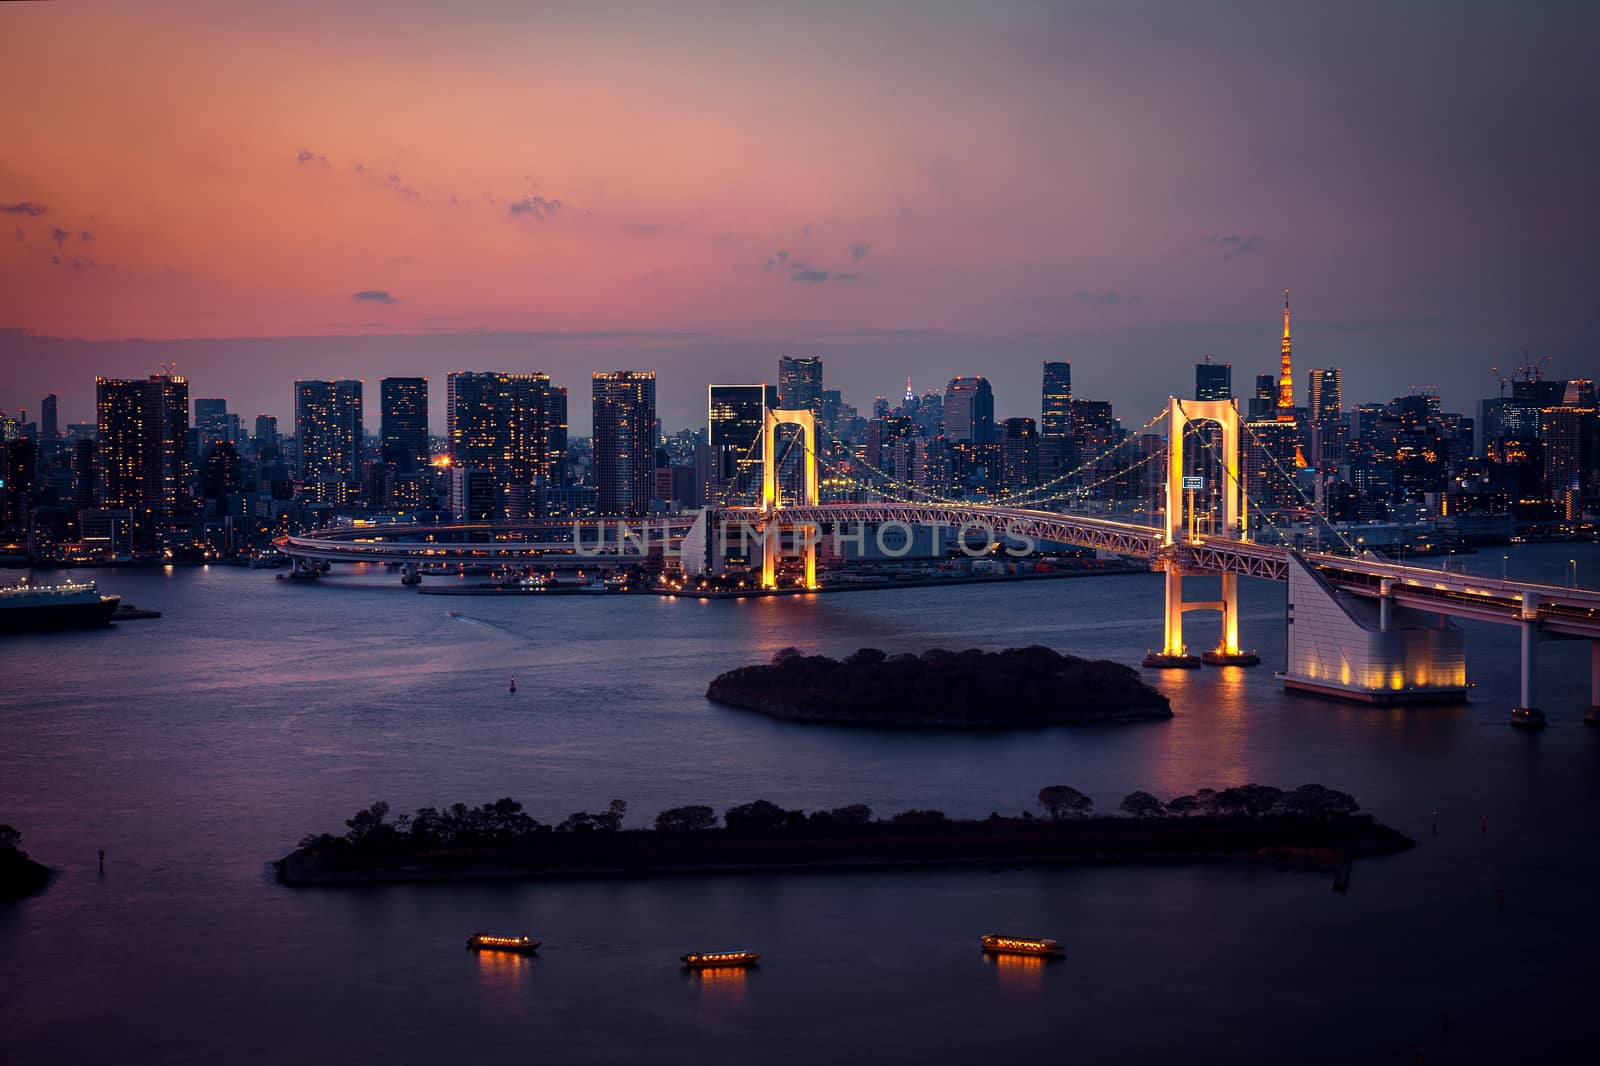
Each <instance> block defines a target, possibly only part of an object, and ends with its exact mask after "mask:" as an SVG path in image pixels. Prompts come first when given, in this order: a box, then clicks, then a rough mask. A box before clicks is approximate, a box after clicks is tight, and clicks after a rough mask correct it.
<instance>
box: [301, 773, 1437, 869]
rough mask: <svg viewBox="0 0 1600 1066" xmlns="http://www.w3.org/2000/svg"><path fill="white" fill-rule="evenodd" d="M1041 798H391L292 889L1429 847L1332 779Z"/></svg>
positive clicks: (1239, 857) (1258, 860) (353, 822)
mask: <svg viewBox="0 0 1600 1066" xmlns="http://www.w3.org/2000/svg"><path fill="white" fill-rule="evenodd" d="M1039 806H1040V808H1041V811H1042V816H1041V817H1035V816H1034V815H1033V813H1032V812H1031V811H1028V812H1023V813H1022V814H1020V815H1016V816H1003V815H1001V814H999V813H993V814H990V815H989V816H988V817H987V818H982V819H970V820H961V819H953V818H949V817H946V816H945V814H944V813H943V812H942V811H936V810H910V811H902V812H900V813H899V814H896V815H893V816H892V817H888V818H877V817H874V815H873V812H872V810H871V808H869V807H867V806H865V805H863V804H853V805H850V806H846V807H835V808H832V809H829V810H814V811H805V810H786V809H784V808H783V807H781V806H779V805H778V804H775V803H772V802H769V801H767V800H755V801H754V802H751V803H745V804H740V805H739V806H736V807H730V808H728V809H727V810H726V811H724V812H723V813H722V815H721V817H720V818H719V817H718V815H717V813H716V811H714V810H713V809H712V808H711V807H709V806H705V805H692V806H684V807H673V808H670V809H668V810H665V811H662V812H661V813H660V814H659V815H657V816H656V819H655V822H654V825H653V827H652V828H648V829H623V828H622V823H623V821H624V819H625V817H626V815H627V809H628V805H627V804H626V803H625V802H623V801H622V800H613V801H612V802H611V804H610V806H609V807H607V808H606V809H605V810H603V811H598V812H588V811H578V812H574V813H573V814H571V815H569V816H568V817H567V818H566V819H564V820H563V821H561V822H559V823H556V824H554V825H551V824H547V823H543V822H540V821H538V820H537V819H535V818H534V817H533V816H531V815H529V814H528V813H527V812H526V811H524V810H523V809H522V804H520V803H518V802H517V801H516V800H513V799H510V798H506V799H501V800H496V801H495V802H493V803H486V804H484V805H483V806H481V807H469V806H467V805H466V804H463V803H458V804H455V805H454V806H451V807H448V808H442V809H441V808H435V807H423V808H421V809H419V810H418V811H417V812H416V813H415V814H409V815H404V814H403V815H400V816H399V817H397V818H394V819H393V820H391V819H390V818H389V805H388V804H387V803H383V802H379V803H375V804H373V805H372V806H371V807H369V808H367V809H365V810H362V811H358V812H356V814H355V815H354V816H353V817H352V818H350V819H349V820H347V821H346V822H345V826H346V832H344V833H343V834H338V835H335V834H332V833H319V834H312V835H310V836H307V837H305V838H304V839H303V840H301V841H300V846H299V847H298V848H297V849H296V850H295V851H294V852H292V853H291V854H289V855H287V856H285V857H284V858H283V859H280V860H279V861H278V862H277V864H276V866H277V874H278V879H279V881H281V882H282V883H284V884H287V885H340V884H361V883H370V882H388V881H436V880H478V879H489V878H507V877H511V878H517V877H521V878H549V877H574V876H577V877H594V876H628V875H645V874H671V873H680V874H681V873H711V872H733V871H745V870H777V869H848V868H861V867H901V866H906V867H910V866H962V865H969V866H982V867H990V868H992V867H996V866H1017V865H1023V864H1039V863H1107V862H1110V863H1116V862H1166V863H1173V862H1242V863H1254V864H1265V865H1273V866H1284V867H1291V868H1297V869H1311V870H1340V869H1342V868H1343V869H1348V864H1349V862H1350V861H1351V859H1352V858H1354V857H1356V856H1360V855H1379V854H1386V853H1390V852H1398V851H1404V850H1405V849H1407V848H1409V847H1411V846H1412V845H1413V841H1411V840H1410V839H1409V838H1407V837H1406V836H1404V835H1403V834H1401V833H1399V832H1397V831H1395V830H1394V829H1391V828H1389V827H1387V826H1384V825H1381V824H1379V823H1378V822H1376V821H1374V820H1373V818H1372V817H1371V816H1370V815H1363V814H1358V813H1357V810H1358V807H1357V805H1356V801H1355V800H1354V799H1353V798H1352V797H1351V796H1349V795H1348V794H1346V793H1343V792H1340V791H1338V790H1336V789H1331V788H1325V787H1324V786H1322V785H1302V786H1300V787H1299V788H1296V789H1293V790H1290V791H1284V790H1282V789H1278V788H1272V787H1270V786H1267V785H1257V784H1249V785H1241V786H1238V787H1236V788H1227V789H1222V790H1221V791H1215V790H1212V789H1201V790H1200V791H1198V792H1195V793H1194V794H1193V795H1185V796H1178V797H1175V798H1174V799H1171V800H1168V801H1165V802H1163V801H1162V800H1160V799H1158V798H1156V797H1155V796H1153V795H1151V794H1150V793H1148V792H1133V793H1131V794H1129V795H1128V796H1127V797H1126V798H1125V799H1123V800H1122V802H1121V804H1120V805H1119V812H1120V813H1119V814H1116V815H1099V814H1096V813H1095V811H1094V801H1093V800H1092V799H1090V798H1089V797H1088V796H1086V795H1084V794H1083V793H1082V792H1080V791H1078V790H1077V789H1074V788H1071V787H1069V786H1066V785H1050V786H1047V787H1046V788H1043V789H1041V790H1040V791H1039Z"/></svg>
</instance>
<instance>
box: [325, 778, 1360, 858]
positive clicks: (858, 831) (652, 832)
mask: <svg viewBox="0 0 1600 1066" xmlns="http://www.w3.org/2000/svg"><path fill="white" fill-rule="evenodd" d="M1039 806H1040V808H1041V810H1042V811H1043V813H1044V815H1045V816H1046V818H1045V819H1043V820H1036V819H1035V818H1034V816H1033V813H1032V812H1031V811H1024V812H1022V813H1021V814H1020V815H1018V816H1014V817H1005V816H1002V815H1000V814H999V813H998V812H996V813H992V814H990V815H989V817H988V818H986V819H980V820H955V819H951V818H948V817H947V816H946V815H945V813H944V812H943V811H937V810H909V811H901V812H900V813H898V814H895V815H893V816H891V817H888V818H876V817H874V814H873V811H872V808H870V807H868V806H866V805H865V804H860V803H857V804H851V805H849V806H845V807H834V808H830V809H826V810H813V811H807V810H803V809H792V810H791V809H786V808H784V807H781V806H779V805H778V804H776V803H773V802H771V801H769V800H764V799H758V800H754V801H752V802H750V803H744V804H740V805H738V806H735V807H729V808H728V809H727V810H725V811H723V812H722V815H721V816H720V818H719V817H718V815H717V812H716V811H715V810H714V809H713V808H711V807H709V806H706V805H703V804H696V805H689V806H683V807H671V808H668V809H667V810H664V811H662V812H661V813H660V814H658V815H656V818H655V822H654V826H653V828H650V829H631V830H624V829H623V821H624V819H625V818H626V817H627V812H628V805H627V803H626V802H625V801H623V800H620V799H617V800H612V801H611V803H610V804H609V805H608V806H607V808H606V809H605V810H604V811H599V812H589V811H574V812H573V813H571V814H569V815H567V817H566V818H565V819H563V820H561V821H560V822H556V823H553V824H552V823H547V822H541V821H539V820H538V819H536V818H534V817H533V816H532V815H530V814H528V813H527V812H526V811H525V810H523V807H522V804H521V803H519V802H518V801H516V800H514V799H511V798H509V797H507V798H504V799H499V800H495V801H494V802H492V803H485V804H483V805H482V806H481V807H469V806H467V805H466V804H464V803H457V804H454V805H452V806H449V807H422V808H419V809H418V810H417V811H416V812H415V813H413V814H401V815H398V816H397V817H395V818H393V819H391V818H390V817H389V813H390V809H389V804H388V803H386V802H383V801H381V800H380V801H379V802H377V803H374V804H373V805H372V806H370V807H367V808H365V809H363V810H360V811H357V812H356V813H355V814H354V815H353V816H352V817H351V818H349V819H347V820H346V821H345V827H346V830H345V832H344V833H343V834H338V835H335V834H333V833H319V834H313V835H310V836H307V837H305V838H304V839H302V840H301V841H300V847H301V848H302V849H305V850H306V851H309V852H312V853H314V854H316V855H318V856H319V857H320V858H323V859H326V860H330V861H338V859H339V858H340V857H342V856H343V857H350V858H357V857H360V856H367V857H380V856H396V857H397V856H405V855H424V854H427V853H438V852H450V851H468V850H484V849H490V850H505V849H511V850H519V851H525V850H572V849H574V848H580V849H588V848H590V847H592V846H594V845H597V844H626V843H632V842H637V843H650V842H663V841H670V840H672V839H681V838H692V837H710V836H717V837H723V838H744V839H747V840H749V839H785V838H838V837H850V836H863V835H870V836H879V837H882V836H894V835H911V834H918V833H922V834H926V833H929V832H962V833H968V832H972V831H974V830H975V829H976V830H982V829H984V828H985V827H987V828H988V829H989V830H991V831H997V832H1005V831H1015V830H1016V829H1018V828H1025V827H1026V826H1027V825H1028V824H1029V823H1033V822H1035V821H1040V822H1041V824H1045V823H1069V822H1070V823H1075V824H1077V825H1080V826H1084V825H1087V824H1089V823H1101V822H1105V821H1107V820H1108V819H1107V818H1105V817H1104V816H1101V817H1095V816H1094V813H1093V812H1094V800H1093V799H1091V798H1090V797H1088V796H1086V795H1084V794H1083V793H1082V792H1080V791H1078V790H1077V789H1074V788H1072V787H1070V786H1067V785H1049V786H1046V787H1045V788H1042V789H1040V790H1039ZM1119 810H1120V811H1121V812H1122V813H1123V814H1124V815H1127V816H1129V817H1128V818H1112V819H1109V820H1111V821H1122V822H1127V821H1132V820H1150V819H1162V818H1170V819H1182V820H1184V821H1186V822H1190V823H1196V824H1197V823H1200V822H1204V821H1219V820H1223V821H1226V820H1238V819H1244V820H1260V819H1269V818H1270V819H1280V820H1281V819H1289V820H1295V821H1310V822H1317V821H1323V822H1326V821H1330V820H1336V819H1342V818H1349V817H1351V816H1353V815H1354V814H1355V812H1356V811H1357V810H1358V805H1357V804H1356V801H1355V799H1354V798H1353V797H1351V796H1350V795H1349V794H1348V793H1344V792H1340V791H1338V790H1336V789H1331V788H1326V787H1324V786H1322V785H1315V784H1311V785H1301V786H1300V787H1299V788H1296V789H1293V790H1291V791H1285V790H1283V789H1279V788H1274V787H1272V786H1270V785H1258V784H1248V785H1240V786H1237V787H1234V788H1226V789H1222V790H1220V791H1219V790H1214V789H1200V790H1198V791H1197V792H1195V793H1193V794H1192V795H1184V796H1177V797H1174V798H1173V799H1171V800H1168V801H1166V802H1162V801H1161V800H1160V799H1158V798H1156V797H1155V796H1153V795H1151V794H1150V793H1148V792H1132V793H1129V794H1128V795H1127V796H1126V797H1125V798H1124V799H1123V800H1122V802H1121V804H1120V805H1119ZM1063 828H1066V827H1064V826H1063ZM1176 828H1177V827H1176V826H1174V829H1176ZM1197 831H1198V830H1197Z"/></svg>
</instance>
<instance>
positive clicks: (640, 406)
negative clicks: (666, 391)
mask: <svg viewBox="0 0 1600 1066" xmlns="http://www.w3.org/2000/svg"><path fill="white" fill-rule="evenodd" d="M593 389H594V438H593V447H594V470H595V497H596V503H597V506H598V508H599V511H600V513H601V514H602V515H607V516H615V517H622V518H641V517H643V516H644V515H645V514H647V513H649V510H650V498H651V496H652V494H653V490H654V487H655V458H656V441H655V436H656V429H655V426H656V375H655V371H653V370H643V371H640V370H610V371H600V370H597V371H595V374H594V384H593Z"/></svg>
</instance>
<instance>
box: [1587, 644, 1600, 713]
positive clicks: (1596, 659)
mask: <svg viewBox="0 0 1600 1066" xmlns="http://www.w3.org/2000/svg"><path fill="white" fill-rule="evenodd" d="M1583 721H1584V723H1585V724H1586V725H1600V640H1591V641H1590V642H1589V706H1588V707H1586V708H1585V709H1584V712H1583Z"/></svg>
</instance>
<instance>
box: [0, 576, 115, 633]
mask: <svg viewBox="0 0 1600 1066" xmlns="http://www.w3.org/2000/svg"><path fill="white" fill-rule="evenodd" d="M119 601H120V597H117V596H102V595H100V593H99V591H98V590H97V589H96V588H95V583H94V582H93V581H78V582H68V583H66V584H61V585H30V584H27V583H23V584H20V585H8V586H6V587H4V588H0V633H33V632H39V631H41V630H46V629H86V628H89V627H91V626H103V625H105V624H106V623H108V622H110V621H111V616H112V615H113V614H115V613H116V610H117V604H118V602H119Z"/></svg>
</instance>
